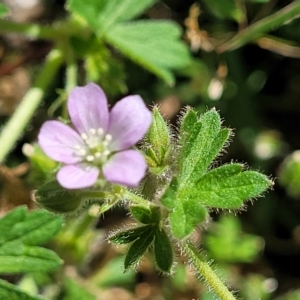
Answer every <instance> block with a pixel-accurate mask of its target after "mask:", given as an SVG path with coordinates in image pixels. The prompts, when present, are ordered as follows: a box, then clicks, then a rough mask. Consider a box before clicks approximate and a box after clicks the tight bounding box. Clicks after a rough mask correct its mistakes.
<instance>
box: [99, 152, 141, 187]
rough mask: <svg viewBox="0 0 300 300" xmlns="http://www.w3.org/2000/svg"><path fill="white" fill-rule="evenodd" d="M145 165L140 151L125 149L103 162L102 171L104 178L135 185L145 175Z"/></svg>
mask: <svg viewBox="0 0 300 300" xmlns="http://www.w3.org/2000/svg"><path fill="white" fill-rule="evenodd" d="M146 169H147V165H146V162H145V159H144V157H143V155H142V154H141V153H139V152H138V151H136V150H126V151H122V152H119V153H116V154H114V155H113V156H112V157H111V159H109V160H108V161H107V163H105V164H104V166H103V168H102V171H103V175H104V177H105V178H106V180H108V181H110V182H113V183H118V184H123V185H127V186H137V185H138V184H139V182H140V181H141V180H142V178H143V177H144V176H145V173H146Z"/></svg>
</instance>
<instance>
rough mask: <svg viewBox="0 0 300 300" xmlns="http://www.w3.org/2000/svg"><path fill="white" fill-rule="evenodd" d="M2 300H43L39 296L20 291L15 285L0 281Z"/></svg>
mask: <svg viewBox="0 0 300 300" xmlns="http://www.w3.org/2000/svg"><path fill="white" fill-rule="evenodd" d="M0 299H3V300H5V299H9V300H43V299H44V298H41V297H38V296H31V295H28V294H26V293H25V292H23V291H22V290H20V289H19V288H18V287H16V286H15V285H13V284H11V283H8V282H6V281H4V280H1V279H0Z"/></svg>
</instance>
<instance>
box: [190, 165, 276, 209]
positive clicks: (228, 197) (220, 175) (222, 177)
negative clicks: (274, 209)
mask: <svg viewBox="0 0 300 300" xmlns="http://www.w3.org/2000/svg"><path fill="white" fill-rule="evenodd" d="M271 184H272V182H271V181H270V180H269V178H268V177H267V176H265V175H263V174H261V173H258V172H255V171H244V172H242V166H241V165H239V164H229V165H224V166H221V167H219V168H216V169H213V170H211V171H209V172H208V173H206V174H205V175H203V176H202V177H201V179H200V180H199V181H198V182H197V183H196V185H195V186H194V187H193V188H190V189H189V190H188V191H186V192H187V193H189V194H190V197H193V198H194V199H197V201H198V202H199V203H201V204H202V205H206V206H209V207H216V208H226V209H234V208H239V207H241V206H242V205H243V202H244V201H245V200H247V199H251V198H254V197H257V196H258V195H260V194H261V193H263V192H264V191H265V190H266V189H268V188H269V187H270V186H271Z"/></svg>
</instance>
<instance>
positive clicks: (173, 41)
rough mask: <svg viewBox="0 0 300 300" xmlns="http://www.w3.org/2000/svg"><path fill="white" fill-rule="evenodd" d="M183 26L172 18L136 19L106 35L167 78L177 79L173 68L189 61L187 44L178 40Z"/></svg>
mask: <svg viewBox="0 0 300 300" xmlns="http://www.w3.org/2000/svg"><path fill="white" fill-rule="evenodd" d="M180 35H181V29H180V27H179V26H177V25H176V24H175V23H172V22H170V21H150V20H149V21H136V22H133V23H123V24H117V25H115V26H113V27H112V28H111V29H110V30H109V31H107V32H106V33H105V36H104V38H105V39H106V41H107V42H109V43H110V44H112V45H113V46H114V47H116V48H117V49H118V50H120V51H121V52H122V53H123V54H124V55H126V56H128V57H129V58H131V59H132V60H133V61H135V62H137V63H139V64H140V65H142V66H143V67H144V68H146V69H148V70H149V71H151V72H153V73H154V74H156V75H157V76H158V77H160V78H162V79H163V80H165V81H166V82H167V83H168V84H173V83H174V78H173V75H172V73H171V72H170V69H176V68H182V67H184V66H186V65H187V64H189V63H190V56H189V51H188V49H187V47H186V46H185V45H184V44H183V43H182V42H181V41H180V40H179V37H180Z"/></svg>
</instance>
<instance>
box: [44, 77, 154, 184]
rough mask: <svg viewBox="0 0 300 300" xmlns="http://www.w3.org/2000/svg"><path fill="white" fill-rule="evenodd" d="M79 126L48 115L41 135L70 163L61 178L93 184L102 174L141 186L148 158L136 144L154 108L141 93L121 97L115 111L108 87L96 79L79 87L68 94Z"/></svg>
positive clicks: (64, 181) (62, 181)
mask: <svg viewBox="0 0 300 300" xmlns="http://www.w3.org/2000/svg"><path fill="white" fill-rule="evenodd" d="M68 111H69V115H70V118H71V121H72V123H73V126H74V129H73V128H71V127H69V126H67V125H66V124H64V123H62V122H59V121H47V122H45V123H44V124H43V126H42V127H41V130H40V133H39V135H38V141H39V145H40V146H41V148H42V149H43V150H44V152H45V153H46V154H47V155H48V156H49V157H51V158H52V159H54V160H56V161H58V162H61V163H63V164H64V166H63V167H62V168H61V169H60V170H59V171H58V173H57V180H58V182H59V183H60V184H61V185H62V186H63V187H65V188H67V189H79V188H86V187H89V186H93V185H94V184H95V183H96V181H97V180H98V178H99V177H103V176H104V178H105V179H106V180H107V181H110V182H112V183H117V184H122V185H127V186H137V185H138V184H139V182H140V180H141V179H142V178H143V177H144V175H145V172H146V168H147V165H146V162H145V159H144V157H143V155H142V154H141V153H140V152H138V151H137V150H133V149H130V148H131V147H132V146H134V145H135V144H136V143H137V142H138V141H139V140H140V139H141V138H142V137H143V136H144V135H145V133H146V132H147V130H148V128H149V126H150V124H151V121H152V115H151V112H150V111H149V110H148V109H147V107H146V105H145V104H144V102H143V100H142V98H141V97H140V96H138V95H134V96H127V97H125V98H123V99H122V100H120V101H119V102H118V103H117V104H116V105H115V106H114V107H113V108H112V110H111V111H110V112H109V110H108V104H107V99H106V96H105V94H104V92H103V90H102V89H101V88H100V87H99V86H97V85H96V84H94V83H90V84H88V85H86V86H84V87H75V88H74V89H73V90H72V91H71V93H70V96H69V99H68Z"/></svg>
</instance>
